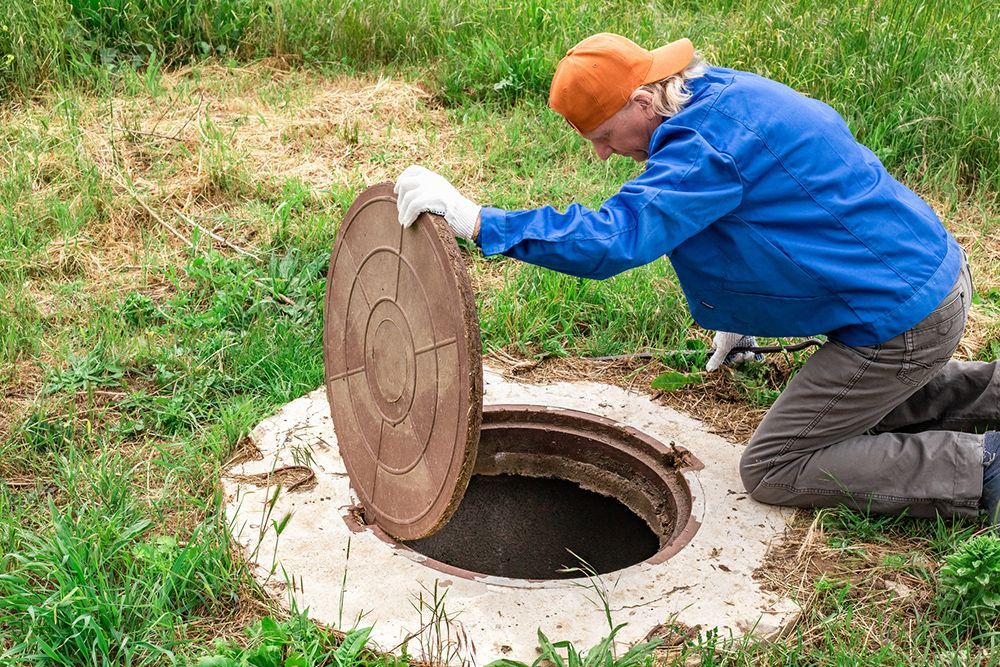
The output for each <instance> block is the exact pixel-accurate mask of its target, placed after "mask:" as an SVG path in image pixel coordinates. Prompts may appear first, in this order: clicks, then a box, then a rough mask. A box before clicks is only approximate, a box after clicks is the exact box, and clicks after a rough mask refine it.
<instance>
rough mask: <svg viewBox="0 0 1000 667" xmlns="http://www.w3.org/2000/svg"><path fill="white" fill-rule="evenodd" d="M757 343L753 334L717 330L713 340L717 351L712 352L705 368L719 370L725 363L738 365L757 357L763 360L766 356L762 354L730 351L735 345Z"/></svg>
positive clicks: (751, 345) (745, 345) (741, 345)
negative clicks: (732, 352) (745, 334)
mask: <svg viewBox="0 0 1000 667" xmlns="http://www.w3.org/2000/svg"><path fill="white" fill-rule="evenodd" d="M756 344H757V339H756V338H755V337H753V336H744V335H743V334H738V333H729V332H728V331H718V332H716V334H715V338H714V339H713V340H712V345H713V346H714V347H715V353H714V354H712V358H711V359H709V360H708V363H707V364H705V370H706V371H714V370H718V369H719V367H720V366H722V365H723V364H725V365H726V366H738V365H739V364H742V363H743V362H744V361H750V360H751V359H753V358H755V357H756V359H757V361H762V360H763V359H764V357H763V356H762V355H760V354H758V355H754V353H753V352H737V353H735V354H730V353H729V352H730V350H732V349H733V348H734V347H753V346H754V345H756Z"/></svg>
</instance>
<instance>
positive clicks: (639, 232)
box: [476, 126, 743, 279]
mask: <svg viewBox="0 0 1000 667" xmlns="http://www.w3.org/2000/svg"><path fill="white" fill-rule="evenodd" d="M653 144H655V145H656V146H658V147H659V148H658V150H656V151H655V152H653V153H652V154H651V155H650V156H649V159H648V160H647V163H646V169H645V171H643V173H642V174H640V175H639V176H638V177H636V178H635V179H633V180H631V181H629V182H627V183H625V185H623V186H622V188H621V190H620V191H618V192H617V193H616V194H615V195H613V196H612V197H611V198H609V199H608V200H607V201H605V202H604V204H602V205H601V208H600V209H599V210H597V211H592V210H590V209H588V208H585V207H583V206H581V205H579V204H572V205H570V206H569V207H568V208H567V209H566V212H565V213H559V212H558V211H557V210H555V209H554V208H552V207H551V206H546V207H544V208H539V209H533V210H527V211H504V210H501V209H497V208H489V207H484V208H483V209H482V212H481V214H480V215H481V218H480V229H479V236H478V238H477V239H476V242H477V243H478V244H479V246H480V247H481V248H482V250H483V253H484V254H486V255H495V254H497V253H502V254H504V255H506V256H508V257H513V258H515V259H519V260H522V261H524V262H528V263H531V264H537V265H539V266H544V267H546V268H549V269H553V270H555V271H559V272H562V273H568V274H570V275H574V276H580V277H583V278H595V279H602V278H607V277H609V276H613V275H615V274H618V273H621V272H622V271H625V270H626V269H630V268H633V267H636V266H641V265H642V264H647V263H649V262H651V261H653V260H654V259H656V258H658V257H660V256H662V255H665V254H667V253H669V252H671V251H672V250H673V249H674V248H675V247H677V246H678V245H679V244H680V243H682V242H683V241H684V240H686V239H688V238H690V237H691V236H694V235H695V234H697V233H698V232H700V231H701V230H703V229H704V228H705V227H707V226H708V225H710V224H712V223H713V222H715V221H716V220H718V219H719V218H721V217H722V216H724V215H726V214H727V213H729V212H731V211H732V210H733V209H735V208H736V207H737V206H739V204H740V202H741V201H742V199H743V184H742V180H741V178H740V174H739V171H738V170H737V168H736V164H735V163H734V161H733V159H732V158H731V157H730V156H728V155H726V154H725V153H720V152H719V151H717V150H715V148H713V147H712V146H711V145H710V144H709V143H708V142H706V141H705V139H704V138H702V137H701V135H700V134H698V133H697V132H696V131H694V130H692V129H690V128H685V127H667V126H661V127H660V128H658V130H657V131H656V132H655V133H654V140H653Z"/></svg>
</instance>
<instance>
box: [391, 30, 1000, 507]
mask: <svg viewBox="0 0 1000 667" xmlns="http://www.w3.org/2000/svg"><path fill="white" fill-rule="evenodd" d="M549 105H550V106H551V107H552V108H553V109H554V110H555V111H557V112H558V113H559V114H561V115H562V116H563V117H564V118H565V119H566V121H567V122H569V124H570V125H571V126H572V127H573V128H574V129H575V130H576V131H577V132H579V133H580V134H581V135H583V137H584V138H586V139H587V140H589V141H590V142H591V143H592V144H593V147H594V150H595V151H596V152H597V154H598V155H599V156H600V157H601V159H607V158H608V157H609V156H610V155H612V154H618V155H624V156H628V157H631V158H633V159H635V160H637V161H646V168H645V171H644V172H643V173H642V174H640V175H639V176H637V177H636V178H635V179H633V180H631V181H629V182H627V183H625V185H623V186H622V188H621V190H620V191H619V192H618V193H617V194H615V195H614V196H612V197H611V198H610V199H608V200H607V201H606V202H605V203H604V204H603V205H602V206H601V208H600V210H598V211H591V210H588V209H586V208H584V207H582V206H580V205H577V204H573V205H571V206H570V207H569V208H568V209H567V210H566V212H565V213H559V212H558V211H556V210H554V209H552V208H551V207H545V208H541V209H537V210H528V211H503V210H499V209H495V208H488V207H487V208H481V207H480V206H478V205H477V204H475V203H473V202H471V201H470V200H468V199H467V198H465V197H463V196H462V195H461V194H459V193H458V191H457V190H455V188H453V187H452V186H451V185H450V184H449V183H448V182H447V181H446V180H445V179H443V178H442V177H441V176H439V175H437V174H435V173H433V172H430V171H428V170H426V169H423V168H422V167H417V166H413V167H410V168H409V169H407V170H406V171H404V172H403V173H402V174H401V175H400V177H399V179H398V180H397V183H396V193H397V195H398V206H399V219H400V223H401V224H402V225H403V226H404V227H405V226H407V225H409V224H410V223H412V221H413V220H414V219H415V218H416V217H417V215H419V213H420V212H422V211H434V212H437V213H439V214H442V215H444V217H445V219H446V220H447V221H448V223H449V224H450V225H451V227H452V229H453V231H454V233H455V234H456V235H457V236H461V237H464V238H467V239H473V240H475V242H476V243H477V244H478V245H479V246H480V247H481V248H482V250H483V252H484V253H485V254H487V255H491V254H496V253H502V254H504V255H507V256H510V257H514V258H517V259H520V260H523V261H526V262H531V263H533V264H538V265H540V266H545V267H548V268H551V269H554V270H557V271H562V272H564V273H569V274H572V275H576V276H583V277H587V278H595V279H601V278H606V277H608V276H611V275H614V274H616V273H619V272H621V271H624V270H626V269H629V268H631V267H635V266H639V265H641V264H645V263H647V262H651V261H653V260H654V259H656V258H658V257H660V256H661V255H666V256H667V257H668V258H669V259H670V261H671V263H672V264H673V266H674V269H675V271H676V273H677V277H678V279H679V281H680V284H681V287H682V288H683V290H684V293H685V296H686V297H687V300H688V304H689V306H690V308H691V313H692V315H693V317H694V319H695V321H697V322H698V323H699V324H700V325H701V326H703V327H706V328H710V329H715V330H718V331H719V332H720V333H719V334H717V335H716V338H715V346H716V353H715V355H714V356H713V361H712V367H717V366H718V364H719V363H721V361H722V360H723V359H725V358H726V356H727V354H728V352H729V350H730V349H732V348H733V346H734V345H735V343H736V341H738V340H739V339H740V338H741V336H742V335H743V334H747V335H757V336H801V335H812V334H817V333H824V334H826V335H827V336H828V342H827V343H826V344H824V345H823V346H822V347H821V348H820V349H818V350H817V351H816V352H815V353H814V354H813V355H812V356H811V357H810V358H809V360H808V361H807V362H806V363H805V365H804V366H803V367H802V368H801V369H800V370H799V372H798V373H797V374H796V376H795V377H794V378H793V379H792V381H791V382H790V383H789V384H788V387H787V388H786V389H785V391H784V392H783V393H782V395H781V396H780V397H779V398H778V400H777V401H776V402H775V403H774V405H773V406H772V407H771V409H770V410H769V411H768V413H767V415H766V416H765V418H764V420H763V421H762V422H761V424H760V426H759V427H758V429H757V431H756V432H755V433H754V435H753V437H752V438H751V440H750V443H749V444H748V445H747V448H746V450H745V452H744V455H743V458H742V461H741V464H740V474H741V476H742V479H743V483H744V485H745V486H746V488H747V491H748V492H749V493H750V495H751V496H752V497H753V498H755V499H756V500H759V501H761V502H765V503H772V504H779V505H792V506H808V507H823V506H832V505H838V504H847V505H849V506H852V507H855V508H858V509H860V510H863V511H872V512H879V513H898V512H904V511H905V512H908V513H909V514H910V515H913V516H925V517H926V516H934V515H935V514H942V515H946V516H954V515H975V514H977V513H978V512H979V510H980V509H986V510H988V511H989V513H990V516H991V520H992V521H994V522H997V520H998V515H1000V512H998V511H997V507H998V503H1000V456H998V450H1000V433H998V432H997V431H996V429H998V428H1000V364H998V363H997V362H996V361H994V362H990V363H985V362H956V361H950V358H951V356H952V354H953V353H954V351H955V349H956V347H957V346H958V343H959V339H960V338H961V336H962V332H963V329H964V325H965V321H966V317H967V315H968V311H969V306H970V301H971V298H972V281H971V275H970V273H969V269H968V265H967V262H966V259H965V255H964V253H963V252H962V250H961V248H960V247H959V246H958V244H957V243H956V242H955V240H954V239H953V238H952V237H951V235H949V234H948V232H947V231H946V230H945V228H944V227H943V226H942V224H941V222H940V221H939V220H938V218H937V217H936V216H935V214H934V212H933V211H932V210H931V209H930V207H929V206H927V204H926V203H924V202H923V201H922V200H921V199H920V198H919V197H917V195H915V194H914V193H913V192H911V191H910V190H909V189H907V188H906V187H904V186H903V185H901V184H900V183H899V182H897V181H896V180H895V179H893V178H892V177H891V176H890V175H889V173H888V172H887V171H886V170H885V168H884V167H883V166H882V164H881V163H880V162H879V160H878V159H877V158H876V157H875V155H874V154H873V153H872V152H871V151H870V150H868V149H867V148H866V147H864V146H862V145H861V144H859V143H858V142H857V141H855V139H854V137H853V136H852V135H851V133H850V131H849V129H848V128H847V125H846V124H845V123H844V121H843V119H842V118H841V117H840V116H839V115H838V114H837V113H836V112H835V111H834V110H833V109H831V108H830V107H829V106H827V105H825V104H823V103H821V102H819V101H816V100H811V99H808V98H806V97H804V96H802V95H800V94H798V93H796V92H795V91H793V90H791V89H789V88H787V87H785V86H783V85H781V84H779V83H776V82H774V81H770V80H768V79H764V78H762V77H759V76H756V75H753V74H748V73H745V72H738V71H734V70H729V69H724V68H720V67H709V66H707V65H705V64H704V63H703V62H702V61H701V60H700V59H699V58H698V57H697V56H696V55H695V54H694V49H693V47H692V45H691V42H689V41H688V40H686V39H682V40H678V41H676V42H673V43H671V44H667V45H666V46H663V47H661V48H658V49H655V50H653V51H647V50H645V49H643V48H641V47H639V46H638V45H636V44H634V43H633V42H631V41H629V40H628V39H626V38H624V37H620V36H617V35H611V34H606V33H604V34H599V35H594V36H593V37H589V38H587V39H585V40H583V41H582V42H580V44H578V45H577V46H576V47H574V48H573V49H571V50H570V51H569V52H568V53H567V55H566V57H565V58H563V60H562V61H560V63H559V65H558V67H557V69H556V72H555V75H554V77H553V80H552V87H551V92H550V96H549ZM732 331H739V332H741V333H740V334H734V333H728V332H732ZM989 429H992V430H989Z"/></svg>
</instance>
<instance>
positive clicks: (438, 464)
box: [324, 184, 482, 539]
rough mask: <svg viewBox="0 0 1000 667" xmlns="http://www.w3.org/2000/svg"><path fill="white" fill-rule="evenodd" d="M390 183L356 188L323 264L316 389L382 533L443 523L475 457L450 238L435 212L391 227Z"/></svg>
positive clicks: (464, 330)
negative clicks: (321, 363) (320, 380)
mask: <svg viewBox="0 0 1000 667" xmlns="http://www.w3.org/2000/svg"><path fill="white" fill-rule="evenodd" d="M396 218H397V212H396V204H395V198H394V196H393V194H392V186H391V184H383V185H379V186H375V187H373V188H370V189H368V190H366V191H365V192H364V193H362V195H361V196H360V197H358V199H357V201H355V203H354V205H352V207H351V209H350V210H349V211H348V214H347V216H346V218H345V220H344V223H343V225H342V226H341V229H340V231H339V233H338V236H337V242H336V244H335V246H334V249H333V253H332V255H331V260H330V273H329V276H328V279H327V296H326V313H325V326H324V357H325V363H326V382H327V394H328V397H329V400H330V408H331V413H332V416H333V420H334V426H335V428H336V430H337V436H338V442H339V443H340V447H341V451H342V454H343V456H344V462H345V465H346V466H347V468H348V473H349V474H350V476H351V481H352V484H353V486H354V488H355V490H356V491H357V493H358V495H359V497H360V499H361V502H362V504H363V505H364V506H365V508H366V510H367V511H368V513H369V514H370V518H374V520H375V521H376V522H377V523H378V524H379V525H380V526H381V527H382V528H383V529H385V530H386V531H387V532H389V533H392V534H394V535H396V536H397V537H400V538H402V539H406V538H411V539H412V537H419V536H424V535H428V534H430V533H431V532H433V531H434V530H436V529H437V528H438V527H440V526H441V525H443V524H444V522H445V521H447V519H448V517H449V516H450V515H451V513H452V512H453V511H454V510H455V508H456V507H457V504H458V501H459V500H460V499H461V496H462V494H463V493H464V492H465V488H466V486H467V484H468V480H469V477H470V476H471V471H472V467H473V465H474V462H475V445H476V442H477V441H478V430H479V421H480V418H481V417H480V415H481V411H482V408H481V405H482V366H481V364H482V361H481V353H480V349H479V346H480V342H479V324H478V320H477V319H476V316H475V305H474V301H473V296H472V288H471V284H470V283H469V280H468V275H467V273H466V269H465V266H464V263H463V262H462V258H461V255H460V253H459V251H458V247H457V245H456V244H455V241H454V240H453V239H452V238H451V237H450V235H449V231H448V229H447V226H446V225H445V224H444V222H443V221H442V220H441V219H439V218H437V217H436V216H431V215H426V214H425V215H423V216H421V217H420V219H419V220H418V221H417V222H416V223H414V225H412V226H411V227H410V228H408V229H403V228H402V227H400V225H399V223H398V222H397V219H396Z"/></svg>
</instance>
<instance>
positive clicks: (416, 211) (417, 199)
mask: <svg viewBox="0 0 1000 667" xmlns="http://www.w3.org/2000/svg"><path fill="white" fill-rule="evenodd" d="M392 191H393V192H395V193H396V207H397V208H398V209H399V224H401V225H403V227H409V226H410V225H411V224H413V221H414V220H416V219H417V216H418V215H420V214H421V213H423V212H424V211H430V212H431V213H437V214H438V215H443V216H444V219H445V220H446V221H447V222H448V226H449V227H451V231H452V232H454V234H455V236H460V237H462V238H463V239H468V240H469V241H471V240H473V239H474V238H475V237H476V231H477V230H476V223H477V222H478V221H479V211H480V210H481V208H482V207H481V206H479V205H478V204H476V203H474V202H472V201H470V200H468V199H466V198H465V197H463V196H462V195H461V194H459V192H458V190H456V189H455V188H454V187H453V186H452V184H451V183H449V182H448V181H447V180H446V179H445V178H444V177H443V176H441V175H439V174H435V173H434V172H433V171H430V170H429V169H424V168H423V167H421V166H419V165H411V166H409V167H407V168H406V171H404V172H403V173H402V174H400V175H399V178H397V179H396V186H395V187H394V188H393V189H392Z"/></svg>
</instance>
